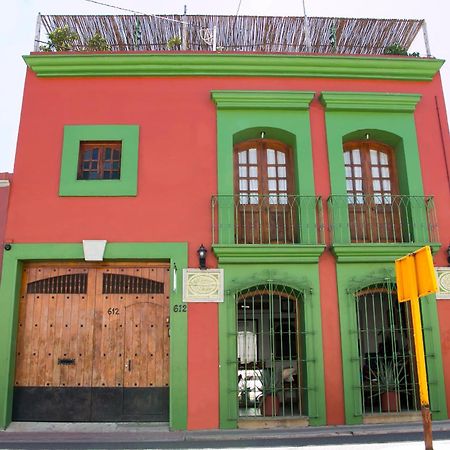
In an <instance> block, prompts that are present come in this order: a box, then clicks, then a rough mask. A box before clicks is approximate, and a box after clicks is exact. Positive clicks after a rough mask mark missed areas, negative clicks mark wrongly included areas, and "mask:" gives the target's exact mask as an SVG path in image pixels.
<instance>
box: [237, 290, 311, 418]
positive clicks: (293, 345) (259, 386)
mask: <svg viewBox="0 0 450 450" xmlns="http://www.w3.org/2000/svg"><path fill="white" fill-rule="evenodd" d="M235 298H236V320H237V323H236V330H237V332H236V345H237V376H238V392H237V395H238V404H239V417H247V418H248V417H259V416H265V417H275V416H277V417H278V418H280V417H299V416H306V415H307V408H306V401H305V398H306V396H307V389H308V387H307V385H306V379H307V378H306V355H305V342H304V341H305V339H304V338H305V336H304V331H303V330H304V314H303V299H304V293H303V292H301V291H298V290H296V289H292V288H289V287H286V286H280V285H275V284H272V283H268V284H265V285H258V286H254V287H252V288H249V289H245V290H242V291H239V292H238V293H237V294H236V297H235Z"/></svg>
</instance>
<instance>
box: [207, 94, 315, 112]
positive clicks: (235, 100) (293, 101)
mask: <svg viewBox="0 0 450 450" xmlns="http://www.w3.org/2000/svg"><path fill="white" fill-rule="evenodd" d="M211 97H212V99H213V100H214V102H215V103H216V105H217V109H218V110H219V109H220V110H223V109H278V110H284V109H287V110H290V109H297V110H299V109H303V110H307V109H308V108H309V104H310V103H311V100H312V99H313V97H314V92H298V91H211Z"/></svg>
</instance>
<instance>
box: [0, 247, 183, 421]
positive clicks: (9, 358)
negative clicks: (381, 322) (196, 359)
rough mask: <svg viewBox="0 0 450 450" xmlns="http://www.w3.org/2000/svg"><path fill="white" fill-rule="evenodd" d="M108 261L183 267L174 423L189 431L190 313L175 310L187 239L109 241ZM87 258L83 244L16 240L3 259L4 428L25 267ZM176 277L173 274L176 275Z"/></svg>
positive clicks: (0, 413)
mask: <svg viewBox="0 0 450 450" xmlns="http://www.w3.org/2000/svg"><path fill="white" fill-rule="evenodd" d="M104 259H105V261H108V260H119V261H120V260H141V261H142V260H156V261H158V260H159V261H160V260H166V261H170V263H171V275H172V276H173V271H174V270H175V267H176V268H177V269H178V277H177V286H176V290H175V289H174V286H173V279H172V284H171V289H170V312H171V314H170V323H171V327H170V328H171V337H170V427H171V429H174V430H182V429H186V423H187V344H186V342H187V314H186V313H183V314H172V311H173V307H174V306H175V305H176V304H179V303H181V301H182V276H181V271H182V269H183V268H185V267H187V244H186V243H146V242H140V243H129V242H127V243H108V244H107V246H106V250H105V255H104ZM36 260H37V261H52V260H54V261H63V260H70V261H83V260H84V255H83V247H82V244H81V243H80V244H53V243H46V244H13V245H12V248H11V250H10V251H8V252H5V254H4V258H3V274H2V283H1V285H0V299H1V302H0V339H1V342H2V345H1V347H0V364H1V367H2V369H1V371H0V428H5V427H7V426H8V425H9V423H10V422H11V413H12V401H13V382H14V371H15V346H16V340H17V321H18V308H19V301H18V299H19V295H20V286H21V271H22V266H23V263H25V262H27V261H36ZM171 278H172V277H171Z"/></svg>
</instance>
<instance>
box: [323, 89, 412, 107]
mask: <svg viewBox="0 0 450 450" xmlns="http://www.w3.org/2000/svg"><path fill="white" fill-rule="evenodd" d="M420 98H421V96H420V95H418V94H391V93H388V94H379V93H374V92H322V94H321V95H320V101H321V102H322V104H323V105H324V106H325V108H326V110H327V111H365V112H367V111H383V112H414V110H415V109H416V105H417V103H418V102H419V100H420Z"/></svg>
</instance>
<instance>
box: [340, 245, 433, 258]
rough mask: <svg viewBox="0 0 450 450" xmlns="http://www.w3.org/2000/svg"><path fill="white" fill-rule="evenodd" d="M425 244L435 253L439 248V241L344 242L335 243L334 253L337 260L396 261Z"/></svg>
mask: <svg viewBox="0 0 450 450" xmlns="http://www.w3.org/2000/svg"><path fill="white" fill-rule="evenodd" d="M424 245H430V246H431V250H432V252H433V253H436V252H437V251H438V250H439V247H440V244H439V243H431V244H430V243H423V244H420V243H418V244H395V243H392V244H346V245H345V244H344V245H333V246H332V247H331V251H332V253H333V254H334V255H335V257H336V260H337V261H338V262H340V263H342V262H353V263H363V262H364V263H375V262H392V263H393V262H394V261H395V260H396V259H398V258H402V257H403V256H406V255H408V254H409V253H412V252H414V251H416V250H418V249H419V248H421V247H423V246H424Z"/></svg>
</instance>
